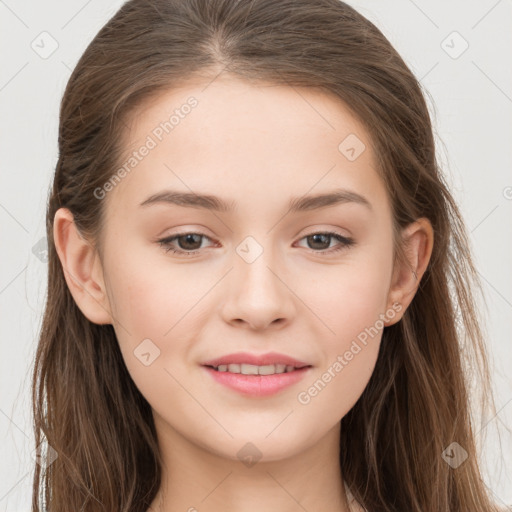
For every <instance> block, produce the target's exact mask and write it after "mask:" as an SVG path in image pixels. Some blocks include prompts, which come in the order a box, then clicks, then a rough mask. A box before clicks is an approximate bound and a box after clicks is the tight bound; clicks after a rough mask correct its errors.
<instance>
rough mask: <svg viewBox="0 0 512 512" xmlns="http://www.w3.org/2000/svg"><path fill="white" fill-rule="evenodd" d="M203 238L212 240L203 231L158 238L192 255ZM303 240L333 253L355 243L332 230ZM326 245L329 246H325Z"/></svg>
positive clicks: (172, 248)
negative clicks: (334, 244)
mask: <svg viewBox="0 0 512 512" xmlns="http://www.w3.org/2000/svg"><path fill="white" fill-rule="evenodd" d="M203 238H206V239H208V240H211V239H210V237H208V236H206V235H204V234H202V233H178V234H176V235H172V236H169V237H166V238H162V239H160V240H158V243H159V244H160V246H161V247H162V248H164V249H165V252H169V251H172V252H173V253H174V254H182V255H185V256H192V255H194V254H198V253H199V252H200V251H199V249H201V245H202V244H201V239H203ZM333 238H334V239H335V240H337V241H338V242H339V243H338V245H337V246H335V247H334V248H329V246H330V245H331V241H332V239H333ZM301 240H307V242H308V244H312V245H313V247H312V250H313V252H314V253H315V254H332V253H334V252H338V251H341V250H343V249H346V248H348V247H350V246H352V245H354V244H355V241H354V240H353V239H352V238H348V237H345V236H342V235H340V234H338V233H335V232H331V231H327V232H318V233H311V234H310V235H307V236H305V237H303V238H301ZM175 241H177V242H178V248H175V245H174V243H175ZM326 245H327V247H325V246H326ZM319 246H320V247H319ZM325 249H328V250H325Z"/></svg>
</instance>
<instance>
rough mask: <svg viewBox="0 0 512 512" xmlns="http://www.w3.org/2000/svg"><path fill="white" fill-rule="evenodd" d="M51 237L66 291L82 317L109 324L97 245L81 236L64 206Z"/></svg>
mask: <svg viewBox="0 0 512 512" xmlns="http://www.w3.org/2000/svg"><path fill="white" fill-rule="evenodd" d="M53 239H54V241H55V248H56V250H57V254H58V255H59V259H60V262H61V264H62V269H63V271H64V277H65V279H66V283H67V285H68V288H69V291H70V292H71V295H72V296H73V299H74V300H75V302H76V304H77V306H78V307H79V308H80V310H81V311H82V313H83V314H84V315H85V317H86V318H87V319H88V320H90V321H91V322H93V323H95V324H111V323H112V316H111V310H110V304H109V302H108V297H107V294H106V289H105V282H104V278H103V269H102V266H101V261H100V258H99V255H98V254H97V251H96V249H95V248H94V247H93V246H92V245H91V244H90V243H89V242H88V241H87V240H86V239H85V238H83V237H82V235H81V233H80V232H79V230H78V228H77V227H76V224H75V222H74V220H73V214H72V213H71V212H70V211H69V210H68V209H67V208H59V210H57V212H56V213H55V217H54V223H53Z"/></svg>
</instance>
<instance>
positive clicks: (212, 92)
mask: <svg viewBox="0 0 512 512" xmlns="http://www.w3.org/2000/svg"><path fill="white" fill-rule="evenodd" d="M126 121H127V126H128V129H127V130H126V131H125V133H124V135H123V139H122V140H123V146H124V149H125V151H124V155H123V161H122V162H120V167H121V166H124V167H125V169H126V170H127V171H128V172H125V173H124V174H125V175H127V177H126V178H125V179H123V180H122V182H121V183H120V184H119V185H118V186H117V187H116V190H115V193H114V194H111V195H122V196H123V197H124V198H125V199H127V200H129V201H130V202H131V203H133V204H135V203H137V204H140V202H141V201H142V200H143V199H145V198H146V197H147V196H148V195H150V194H155V193H158V192H159V191H160V190H161V189H162V188H165V187H169V188H171V189H181V190H182V191H186V192H194V191H198V192H207V193H210V194H217V193H218V192H220V190H222V191H224V192H225V194H223V195H224V197H226V198H227V199H228V200H230V201H233V202H234V203H237V204H238V203H239V202H242V201H244V202H246V203H247V202H248V201H249V202H251V201H253V203H252V204H253V206H254V205H256V204H257V205H258V207H259V208H262V207H263V206H264V205H265V204H266V203H269V202H270V200H271V199H273V198H276V199H277V198H279V197H281V198H282V201H283V202H284V201H288V199H289V198H290V197H297V196H301V195H304V194H306V193H308V192H312V193H313V192H321V191H325V190H326V189H328V188H338V187H340V186H343V187H345V188H351V189H359V191H360V192H361V193H364V192H365V193H366V194H370V195H372V196H375V195H376V194H377V195H379V194H380V195H381V196H382V194H383V192H384V189H383V185H382V183H380V177H379V175H378V173H377V171H376V167H375V158H374V154H373V150H372V147H371V141H370V139H369V136H368V134H367V132H366V130H365V129H364V127H363V125H362V124H361V123H360V122H359V121H358V119H357V118H356V117H355V116H354V115H353V114H352V113H351V112H350V109H349V108H348V107H347V106H346V105H345V104H344V103H343V102H342V101H341V100H340V99H339V98H337V97H335V96H334V95H333V94H328V93H326V92H324V91H321V90H319V89H313V88H306V87H295V86H294V87H291V86H283V85H276V84H271V83H258V84H253V83H248V82H245V81H241V80H238V79H234V78H225V77H224V78H223V77H218V78H216V79H215V80H213V82H211V81H210V82H207V81H202V82H201V81H190V83H187V84H185V85H181V86H180V87H177V88H172V89H169V90H165V91H163V92H160V93H159V94H157V95H154V96H153V97H152V98H151V99H149V100H148V101H145V102H143V103H141V104H140V105H139V106H138V108H137V109H136V110H134V111H133V112H132V113H131V115H130V116H129V117H128V119H127V120H126ZM135 153H137V156H134V154H135ZM141 153H144V155H143V156H141ZM143 196H144V197H143ZM382 199H384V198H382Z"/></svg>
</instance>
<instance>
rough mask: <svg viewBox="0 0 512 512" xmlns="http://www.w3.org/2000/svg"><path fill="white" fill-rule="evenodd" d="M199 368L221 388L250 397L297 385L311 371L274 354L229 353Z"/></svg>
mask: <svg viewBox="0 0 512 512" xmlns="http://www.w3.org/2000/svg"><path fill="white" fill-rule="evenodd" d="M201 367H202V368H203V369H204V370H205V371H206V373H207V374H208V375H209V376H210V378H211V379H212V380H213V382H214V383H216V384H217V383H218V384H221V385H222V388H224V389H226V388H227V389H229V390H230V392H231V391H235V392H236V393H239V394H241V395H243V396H245V397H252V398H263V397H268V396H271V395H275V394H277V393H279V392H280V391H282V390H284V389H285V388H289V387H291V386H293V385H294V384H296V383H298V382H299V381H300V380H301V379H303V378H304V377H305V376H306V375H307V374H309V373H310V370H311V369H312V368H313V366H312V365H310V364H307V363H305V362H303V361H299V360H297V359H294V358H292V357H289V356H286V355H284V354H277V353H269V354H263V355H256V354H248V353H238V354H230V355H227V356H223V357H220V358H217V359H213V360H210V361H206V362H204V363H203V364H202V365H201ZM222 388H219V389H222ZM214 389H217V387H215V388H214Z"/></svg>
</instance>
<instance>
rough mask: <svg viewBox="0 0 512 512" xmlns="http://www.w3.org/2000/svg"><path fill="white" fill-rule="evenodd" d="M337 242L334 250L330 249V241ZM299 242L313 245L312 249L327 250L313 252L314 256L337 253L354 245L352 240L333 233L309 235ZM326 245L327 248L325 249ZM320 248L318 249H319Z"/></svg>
mask: <svg viewBox="0 0 512 512" xmlns="http://www.w3.org/2000/svg"><path fill="white" fill-rule="evenodd" d="M333 238H334V239H335V240H337V241H338V242H339V243H338V245H337V246H335V247H334V248H330V249H329V246H330V242H331V241H332V239H333ZM301 240H307V242H308V244H312V245H313V249H326V248H327V249H328V250H320V251H318V250H314V251H313V252H315V253H316V254H321V255H324V254H332V253H335V252H338V251H341V250H343V249H346V248H348V247H350V246H352V245H354V244H355V241H354V239H353V238H349V237H345V236H343V235H340V234H338V233H335V232H333V231H326V232H320V233H311V234H310V235H307V236H305V237H304V238H301ZM326 245H327V247H325V246H326ZM319 246H320V247H319Z"/></svg>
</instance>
